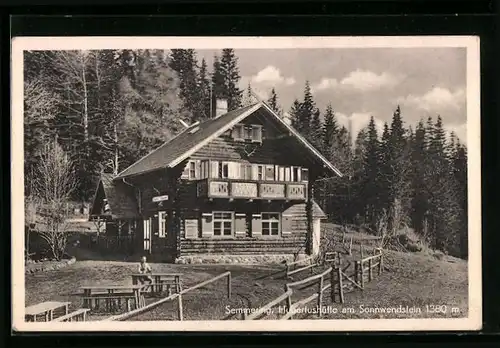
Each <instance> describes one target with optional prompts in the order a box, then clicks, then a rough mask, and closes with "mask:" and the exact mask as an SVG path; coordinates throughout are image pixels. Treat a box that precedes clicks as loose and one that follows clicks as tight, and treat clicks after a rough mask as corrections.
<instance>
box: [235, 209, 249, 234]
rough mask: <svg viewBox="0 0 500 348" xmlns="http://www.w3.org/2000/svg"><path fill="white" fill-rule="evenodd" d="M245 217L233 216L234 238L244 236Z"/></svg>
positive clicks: (236, 214) (242, 215) (241, 214)
mask: <svg viewBox="0 0 500 348" xmlns="http://www.w3.org/2000/svg"><path fill="white" fill-rule="evenodd" d="M246 217H247V214H245V213H235V214H234V233H235V235H236V237H245V236H246V233H247V231H246Z"/></svg>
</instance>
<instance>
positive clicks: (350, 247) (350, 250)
mask: <svg viewBox="0 0 500 348" xmlns="http://www.w3.org/2000/svg"><path fill="white" fill-rule="evenodd" d="M351 255H352V237H351V241H350V243H349V256H351Z"/></svg>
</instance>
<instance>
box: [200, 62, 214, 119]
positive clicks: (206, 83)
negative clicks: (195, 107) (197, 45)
mask: <svg viewBox="0 0 500 348" xmlns="http://www.w3.org/2000/svg"><path fill="white" fill-rule="evenodd" d="M210 89H211V83H210V79H209V73H208V68H207V62H206V61H205V58H203V59H202V60H201V65H200V71H199V74H198V90H199V98H200V102H201V107H200V109H201V110H200V121H204V120H206V119H208V118H209V117H210V105H211V100H210Z"/></svg>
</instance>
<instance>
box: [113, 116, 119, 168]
mask: <svg viewBox="0 0 500 348" xmlns="http://www.w3.org/2000/svg"><path fill="white" fill-rule="evenodd" d="M113 136H114V147H115V157H114V160H113V161H114V163H113V174H114V175H118V165H119V163H118V161H119V158H118V129H117V126H116V122H115V124H114V126H113Z"/></svg>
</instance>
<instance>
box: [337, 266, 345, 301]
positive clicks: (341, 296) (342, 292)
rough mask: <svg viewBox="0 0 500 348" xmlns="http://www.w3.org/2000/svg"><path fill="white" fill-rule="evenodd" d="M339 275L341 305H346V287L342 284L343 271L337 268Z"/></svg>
mask: <svg viewBox="0 0 500 348" xmlns="http://www.w3.org/2000/svg"><path fill="white" fill-rule="evenodd" d="M337 275H338V277H339V296H340V303H344V285H343V284H342V270H341V269H340V268H337Z"/></svg>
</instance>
